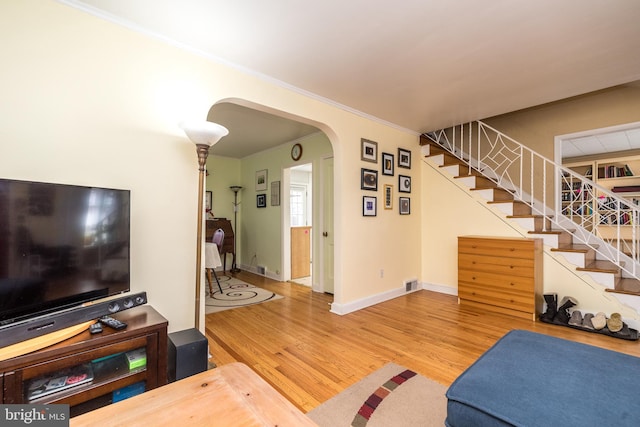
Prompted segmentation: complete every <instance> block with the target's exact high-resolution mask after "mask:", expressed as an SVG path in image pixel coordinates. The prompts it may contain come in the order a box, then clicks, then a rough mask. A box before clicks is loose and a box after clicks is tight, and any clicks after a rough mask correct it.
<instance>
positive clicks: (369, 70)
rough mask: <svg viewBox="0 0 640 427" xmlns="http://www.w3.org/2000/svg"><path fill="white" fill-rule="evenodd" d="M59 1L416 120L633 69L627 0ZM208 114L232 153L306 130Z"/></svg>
mask: <svg viewBox="0 0 640 427" xmlns="http://www.w3.org/2000/svg"><path fill="white" fill-rule="evenodd" d="M59 1H61V2H62V3H65V4H69V5H71V6H73V7H77V8H80V9H82V10H85V11H87V12H90V13H93V14H95V15H97V16H100V17H102V18H105V19H109V20H112V21H114V22H117V23H119V24H122V25H125V26H127V27H129V28H133V29H135V30H138V31H141V32H144V33H146V34H149V35H151V36H155V37H158V38H161V39H163V40H165V41H167V42H169V43H173V44H175V45H178V46H181V47H185V48H188V49H190V50H192V51H197V52H199V53H200V54H202V55H205V56H207V57H209V58H211V59H212V60H214V61H218V62H223V63H225V64H227V65H230V66H232V67H235V68H237V69H239V70H242V71H244V72H248V73H251V74H254V75H257V76H259V77H260V78H263V79H266V80H268V81H271V82H272V83H274V84H277V85H281V86H283V87H285V88H288V89H291V90H295V91H299V92H301V93H304V94H305V95H307V96H311V97H315V98H317V99H320V100H322V101H325V102H328V103H331V104H333V105H336V106H338V107H340V108H343V109H345V110H347V111H352V112H354V113H356V114H361V115H364V116H366V117H369V118H373V119H375V120H380V121H382V122H385V123H387V124H390V125H392V126H396V127H398V128H401V129H406V130H409V131H413V132H416V133H422V132H426V131H430V130H435V129H439V128H443V127H447V126H450V125H453V124H458V123H463V122H466V121H469V120H477V119H482V118H486V117H491V116H495V115H498V114H503V113H506V112H510V111H515V110H519V109H522V108H527V107H531V106H535V105H540V104H544V103H547V102H552V101H556V100H559V99H564V98H568V97H571V96H575V95H580V94H584V93H588V92H592V91H595V90H600V89H604V88H608V87H612V86H616V85H619V84H624V83H628V82H632V81H636V80H640V25H638V21H639V20H640V1H637V0H607V1H602V0H562V1H558V0H536V1H530V0H484V1H477V0H455V1H454V0H450V1H442V0H402V1H401V2H392V1H390V0H386V1H385V0H349V1H344V0H324V1H321V2H305V1H290V0H269V1H264V0H234V1H221V0H217V1H216V0H181V1H179V2H178V1H175V0H59ZM213 113H214V114H213V116H211V115H210V117H215V120H216V121H217V122H218V123H220V124H223V125H225V126H227V127H228V128H229V130H230V134H229V136H227V137H226V138H224V139H223V141H224V140H225V139H227V140H228V143H231V142H233V143H234V145H236V144H237V145H238V152H237V153H235V152H234V150H233V149H231V148H229V149H228V151H227V150H225V155H228V156H232V157H242V156H243V155H244V154H243V153H246V152H248V150H249V151H250V149H249V148H247V147H248V144H249V143H251V141H253V142H254V143H259V142H260V141H263V137H264V138H265V139H266V135H271V134H272V132H271V130H270V126H271V125H274V126H275V127H276V128H278V129H279V130H277V131H274V134H273V138H276V136H275V135H276V134H277V132H284V134H285V136H286V137H287V138H288V137H291V136H295V135H302V134H304V133H305V132H313V131H316V130H315V129H309V128H307V127H304V126H303V127H302V128H297V126H298V125H297V124H294V123H292V122H291V121H289V120H281V121H279V122H278V121H275V120H274V122H273V123H272V121H271V120H270V118H269V116H268V115H265V114H264V113H257V112H254V111H253V110H249V109H244V114H242V109H233V108H231V107H229V106H223V107H221V108H220V111H218V109H217V106H216V107H214V111H213ZM218 114H219V116H220V117H218ZM271 118H273V117H271ZM225 120H227V122H226V123H225ZM287 124H288V125H291V126H293V127H294V129H287V130H285V129H284V128H286V127H287ZM248 128H256V129H248ZM243 132H246V133H247V134H249V135H251V137H250V136H247V135H244V137H243V139H242V140H240V139H239V138H236V137H235V136H234V135H240V134H241V133H243ZM256 137H257V139H253V138H256ZM237 141H244V142H245V144H244V146H241V144H242V143H241V142H237ZM279 141H280V143H283V142H287V140H282V139H280V140H279ZM221 143H222V141H221ZM264 144H267V143H264ZM214 148H215V147H214ZM254 152H255V151H254Z"/></svg>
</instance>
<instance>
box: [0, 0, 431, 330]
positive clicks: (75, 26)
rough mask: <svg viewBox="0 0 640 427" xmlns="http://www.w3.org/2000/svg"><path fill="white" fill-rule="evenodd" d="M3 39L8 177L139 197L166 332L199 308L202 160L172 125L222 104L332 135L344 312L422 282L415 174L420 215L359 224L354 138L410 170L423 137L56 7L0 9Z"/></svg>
mask: <svg viewBox="0 0 640 427" xmlns="http://www.w3.org/2000/svg"><path fill="white" fill-rule="evenodd" d="M0 38H1V39H2V40H3V43H2V44H1V45H0V56H1V57H2V58H3V66H2V67H0V93H2V101H1V103H0V129H1V135H2V142H1V143H0V174H1V175H2V176H3V177H5V178H17V179H30V180H40V181H49V182H62V183H71V184H86V185H99V186H105V187H117V188H128V189H131V195H132V203H131V207H132V224H131V235H132V245H131V256H132V271H131V278H132V289H133V290H146V291H147V292H148V296H149V300H150V304H151V305H153V306H154V307H155V308H156V309H158V310H159V311H160V312H161V313H162V314H164V315H165V316H166V317H167V318H168V319H169V321H170V326H169V327H170V330H180V329H184V328H187V327H190V326H192V324H193V313H194V300H195V297H194V292H193V289H194V280H195V260H194V258H195V246H196V245H195V243H196V242H195V230H196V215H195V212H196V207H197V195H196V194H195V193H196V185H197V162H196V154H195V150H194V147H193V146H192V144H191V143H190V142H188V140H187V139H186V137H185V136H184V134H183V133H182V131H181V130H180V129H179V127H178V123H179V122H180V121H181V120H184V119H194V118H195V119H205V118H206V117H207V114H208V111H209V109H210V107H211V106H212V105H213V104H215V103H216V102H219V101H223V100H224V101H228V100H238V99H239V100H246V101H247V102H249V103H251V104H255V105H262V106H266V107H267V108H270V109H273V110H277V111H280V112H282V114H283V115H290V116H292V117H296V118H300V117H301V118H304V119H306V120H308V121H309V122H311V123H312V124H314V125H316V126H317V127H318V128H320V129H321V130H323V131H324V132H325V134H327V136H328V137H329V139H330V141H331V144H332V146H333V151H334V156H335V163H334V164H335V182H336V191H335V210H336V211H335V212H336V215H335V216H336V218H335V233H336V254H335V260H336V261H335V264H336V265H335V287H336V294H335V298H336V302H337V303H338V304H345V303H348V302H350V301H354V300H357V299H360V298H364V297H366V296H368V295H372V294H375V293H379V292H384V291H387V290H390V289H395V288H398V287H400V286H402V281H403V280H404V279H406V278H407V277H418V276H419V274H420V264H421V245H420V232H419V230H420V226H421V225H420V224H421V223H420V214H419V212H416V211H415V206H420V205H421V199H420V194H421V188H420V187H421V184H420V180H419V179H418V178H419V173H418V171H419V168H418V167H417V166H414V168H413V169H412V170H411V171H410V174H411V175H412V176H413V192H412V194H411V197H412V206H414V213H413V214H412V215H409V216H399V215H398V213H397V210H395V211H393V212H389V211H387V212H385V211H383V210H382V209H380V206H379V215H378V217H377V218H363V217H362V215H361V211H362V206H361V204H362V195H363V192H362V191H361V190H360V168H361V167H365V166H370V164H365V163H364V162H361V161H360V138H363V137H364V138H368V139H371V140H374V141H377V142H378V143H379V150H380V151H381V152H382V151H388V152H392V153H395V152H396V151H397V147H404V148H407V149H411V150H413V151H414V153H413V159H414V164H415V163H416V162H417V152H416V151H417V136H416V135H414V134H411V133H408V132H405V131H402V130H398V129H395V128H391V127H389V126H385V125H384V124H380V123H377V122H373V121H371V120H368V119H366V118H363V117H359V116H355V115H353V114H352V113H349V112H346V111H344V110H341V109H339V108H336V107H333V106H330V105H328V104H325V103H322V102H320V101H318V100H315V99H311V98H308V97H305V96H302V95H300V94H297V93H294V92H292V91H289V90H286V89H283V88H280V87H276V86H274V85H271V84H270V83H268V82H265V81H264V80H261V79H259V78H256V77H253V76H249V75H246V74H243V73H241V72H239V71H237V70H234V69H231V68H229V67H227V66H223V65H220V64H217V63H214V62H212V61H210V60H208V59H206V58H203V57H199V56H196V55H194V54H192V53H188V52H185V51H182V50H179V49H177V48H175V47H172V46H170V45H167V44H165V43H164V42H161V41H158V40H155V39H151V38H149V37H147V36H144V35H141V34H138V33H135V32H133V31H131V30H129V29H126V28H123V27H120V26H117V25H114V24H112V23H110V22H107V21H104V20H101V19H99V18H96V17H93V16H91V15H89V14H87V13H84V12H81V11H78V10H75V9H72V8H70V7H69V6H67V5H64V4H60V3H57V2H54V1H52V0H40V1H21V0H6V1H3V2H1V3H0ZM396 194H397V192H396ZM381 196H382V192H381V190H380V191H378V198H379V203H381ZM214 203H215V202H214ZM363 248H365V249H363ZM371 248H375V250H371ZM398 248H401V249H400V250H399V249H398ZM380 268H384V269H385V275H384V278H381V277H380V275H379V269H380Z"/></svg>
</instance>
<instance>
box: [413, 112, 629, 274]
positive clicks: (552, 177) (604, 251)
mask: <svg viewBox="0 0 640 427" xmlns="http://www.w3.org/2000/svg"><path fill="white" fill-rule="evenodd" d="M424 135H425V136H426V137H428V138H429V139H430V140H432V141H433V142H435V143H436V144H438V145H439V146H440V147H442V148H444V149H445V150H447V151H448V152H450V153H451V154H453V155H455V156H456V157H458V158H459V159H461V160H463V161H465V163H466V164H467V165H468V166H469V174H471V172H472V170H476V171H478V172H480V173H482V174H483V175H484V176H486V177H488V178H490V179H492V180H493V181H494V182H496V184H498V186H500V187H502V188H504V189H506V190H508V191H510V192H511V193H512V194H513V197H514V200H519V201H522V202H524V203H526V204H528V205H529V206H530V207H531V210H532V213H533V214H535V215H540V216H543V217H544V218H545V219H546V221H543V223H544V224H545V225H544V227H545V228H544V229H543V231H551V230H548V229H547V228H546V227H547V226H548V225H547V224H552V228H553V230H563V231H567V232H569V233H571V234H573V237H574V241H576V240H577V241H578V242H579V243H582V244H584V245H587V246H589V247H590V248H592V249H593V250H594V251H595V252H596V254H597V259H601V260H602V259H604V260H608V261H611V262H613V263H615V264H617V265H618V267H619V268H620V270H621V271H622V272H623V273H625V274H626V275H627V277H635V278H639V277H638V274H639V273H640V268H639V267H640V250H639V239H640V232H639V227H640V206H638V205H636V204H635V203H634V202H633V201H629V200H627V199H624V198H622V197H620V196H619V195H617V194H616V193H613V192H611V191H610V190H608V189H606V188H604V187H602V186H600V185H598V184H596V183H595V182H593V181H592V180H591V179H589V178H587V177H584V176H582V175H580V174H578V173H576V172H574V171H572V170H571V169H568V168H566V167H563V166H562V165H559V164H557V163H555V162H554V161H552V160H550V159H548V158H546V157H544V156H542V155H540V154H538V153H536V152H535V151H533V150H531V149H529V148H528V147H526V146H524V145H522V144H520V143H519V142H517V141H516V140H514V139H512V138H510V137H509V136H507V135H505V134H503V133H502V132H500V131H498V130H496V129H494V128H493V127H491V126H489V125H487V124H485V123H483V122H481V121H475V122H471V123H465V124H462V125H458V126H455V127H451V128H447V129H441V130H437V131H433V132H427V133H425V134H424ZM593 173H597V171H593Z"/></svg>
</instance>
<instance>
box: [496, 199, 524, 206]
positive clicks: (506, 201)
mask: <svg viewBox="0 0 640 427" xmlns="http://www.w3.org/2000/svg"><path fill="white" fill-rule="evenodd" d="M494 203H513V204H514V205H525V206H529V205H528V204H526V203H525V202H523V201H520V200H489V201H488V202H487V204H489V205H492V204H494Z"/></svg>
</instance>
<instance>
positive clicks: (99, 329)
mask: <svg viewBox="0 0 640 427" xmlns="http://www.w3.org/2000/svg"><path fill="white" fill-rule="evenodd" d="M89 332H91V333H92V334H99V333H100V332H102V325H101V324H100V322H96V323H94V324H93V325H91V326H89Z"/></svg>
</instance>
